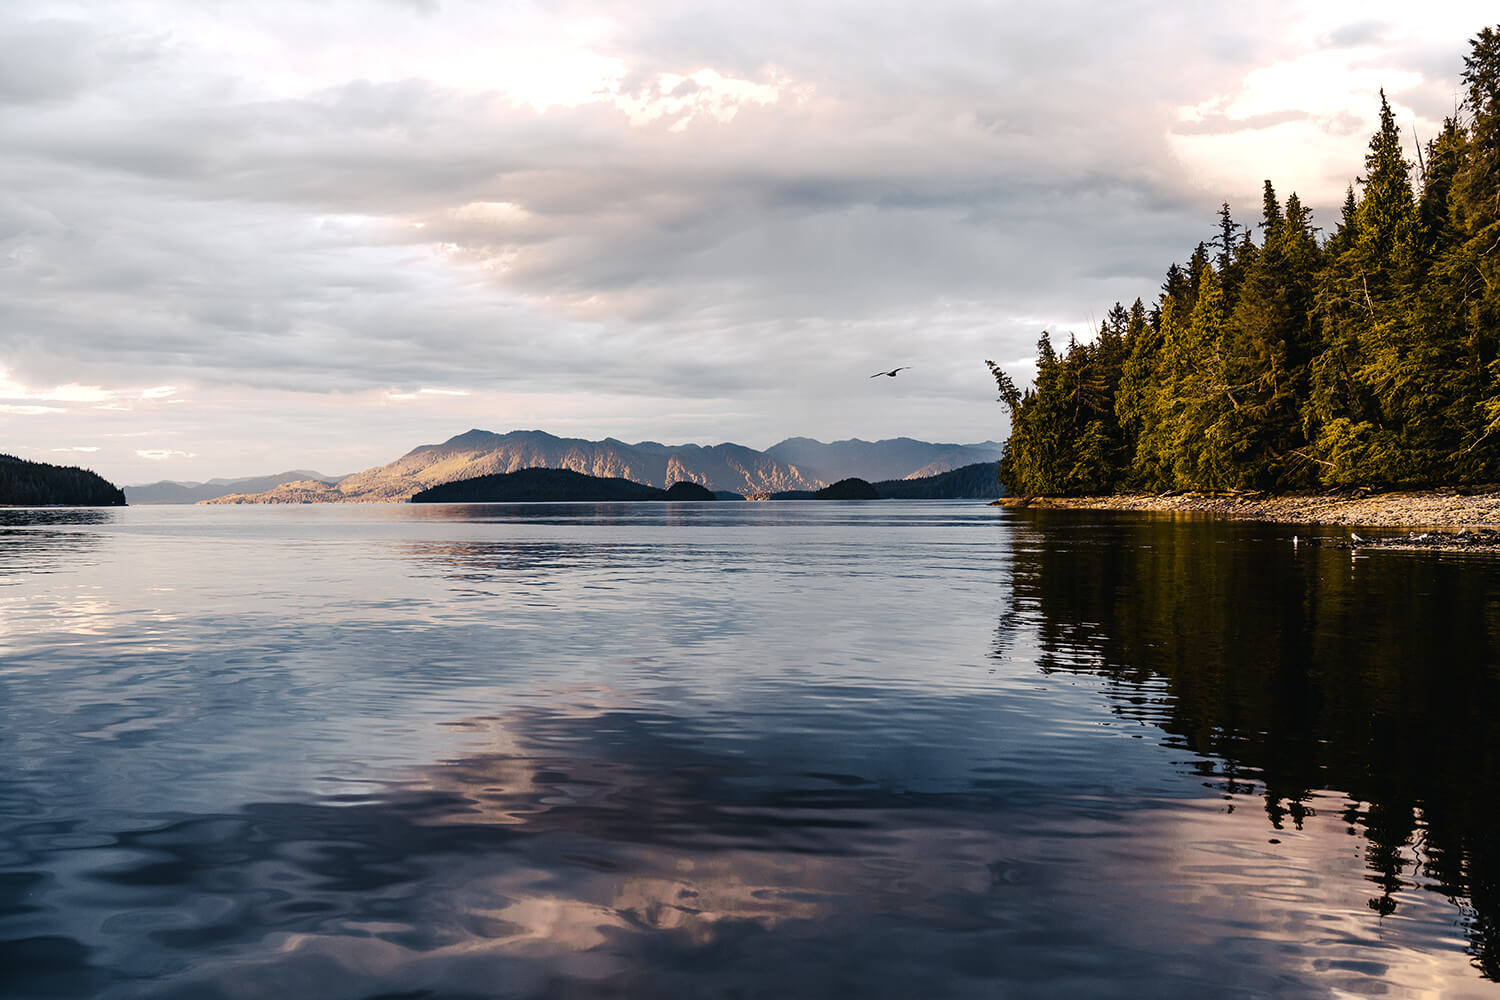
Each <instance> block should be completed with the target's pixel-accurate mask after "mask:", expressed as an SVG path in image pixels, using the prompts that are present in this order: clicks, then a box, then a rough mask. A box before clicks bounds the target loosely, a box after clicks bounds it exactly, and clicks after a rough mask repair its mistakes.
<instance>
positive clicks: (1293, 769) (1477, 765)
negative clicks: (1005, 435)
mask: <svg viewBox="0 0 1500 1000" xmlns="http://www.w3.org/2000/svg"><path fill="white" fill-rule="evenodd" d="M1039 518H1044V519H1045V520H1038V519H1039ZM1012 524H1013V526H1014V527H1015V529H1016V540H1015V543H1014V546H1013V550H1014V552H1015V563H1014V573H1015V610H1014V612H1013V614H1015V615H1016V616H1018V617H1019V618H1021V619H1024V620H1026V622H1027V623H1028V624H1029V625H1030V626H1031V627H1032V628H1033V629H1035V630H1036V633H1037V634H1038V635H1039V637H1040V645H1041V651H1042V652H1041V660H1040V662H1041V666H1042V669H1043V670H1045V671H1054V670H1061V671H1075V672H1089V673H1099V674H1103V675H1105V676H1108V677H1110V678H1112V679H1114V680H1116V681H1119V682H1121V686H1120V687H1119V688H1118V690H1117V691H1116V692H1115V696H1116V698H1117V699H1118V704H1119V710H1120V711H1121V713H1122V714H1125V715H1128V716H1132V717H1136V718H1140V719H1143V720H1145V721H1148V722H1151V723H1154V724H1156V725H1159V726H1161V727H1162V728H1164V729H1166V730H1167V731H1168V732H1170V733H1173V734H1175V735H1177V736H1178V737H1180V738H1181V740H1182V743H1183V744H1184V745H1185V746H1186V747H1187V748H1189V749H1191V750H1193V751H1195V752H1196V753H1198V754H1201V755H1203V756H1204V757H1205V758H1209V759H1208V760H1205V761H1204V762H1203V763H1202V764H1201V765H1200V766H1201V768H1202V770H1203V771H1204V773H1205V774H1206V775H1212V776H1213V778H1212V780H1214V781H1215V783H1216V784H1218V785H1219V786H1220V787H1222V788H1224V790H1225V791H1226V792H1230V793H1234V792H1244V791H1248V790H1249V789H1250V787H1252V786H1250V785H1247V784H1245V783H1244V782H1245V778H1246V775H1245V771H1246V770H1247V769H1248V770H1250V771H1253V772H1254V776H1255V777H1258V778H1259V779H1260V780H1261V781H1262V782H1263V783H1264V787H1265V808H1266V813H1267V816H1268V818H1269V819H1270V822H1271V824H1272V826H1274V827H1276V828H1278V829H1280V828H1282V826H1283V825H1284V824H1285V823H1287V822H1291V823H1292V824H1294V825H1296V826H1298V827H1299V828H1300V826H1301V823H1302V820H1303V818H1304V817H1305V816H1306V815H1307V814H1308V813H1309V807H1308V805H1307V803H1308V801H1309V799H1310V796H1311V793H1312V791H1313V790H1316V789H1334V790H1338V791H1340V792H1343V793H1346V794H1347V795H1348V796H1349V804H1348V807H1347V809H1346V811H1345V814H1344V819H1345V821H1346V822H1347V823H1348V824H1349V826H1350V829H1351V832H1352V831H1353V830H1354V829H1356V828H1362V829H1363V831H1364V835H1365V837H1366V838H1367V839H1368V841H1369V849H1368V851H1367V863H1368V865H1369V868H1370V878H1371V880H1372V881H1373V882H1374V883H1375V884H1376V885H1377V886H1378V887H1379V890H1380V891H1379V894H1378V895H1377V896H1376V897H1375V898H1373V899H1371V901H1370V906H1371V908H1372V909H1374V910H1375V911H1376V912H1378V913H1380V914H1382V915H1385V914H1389V913H1391V912H1393V911H1394V910H1395V909H1396V908H1397V906H1398V899H1397V894H1398V892H1399V891H1400V890H1401V889H1403V888H1409V887H1411V886H1412V885H1413V883H1412V882H1411V881H1410V878H1411V877H1412V876H1421V877H1424V878H1427V879H1431V880H1433V881H1434V882H1435V883H1436V884H1437V885H1438V886H1439V887H1441V889H1442V891H1443V892H1444V893H1445V894H1447V895H1448V896H1449V897H1450V898H1452V899H1453V901H1454V902H1455V903H1456V904H1457V905H1459V906H1460V907H1461V908H1463V909H1464V910H1465V914H1466V921H1465V922H1466V924H1467V926H1468V932H1469V935H1470V941H1471V947H1472V952H1473V954H1474V956H1475V964H1476V965H1477V966H1478V967H1479V969H1480V970H1481V971H1482V972H1483V973H1484V974H1485V975H1486V976H1487V977H1488V978H1491V979H1500V926H1497V919H1500V853H1497V851H1496V849H1495V848H1496V834H1495V831H1496V829H1497V821H1500V807H1497V801H1500V564H1497V563H1495V562H1494V561H1492V560H1490V559H1473V558H1445V557H1442V556H1434V555H1433V554H1431V553H1419V554H1406V553H1379V554H1375V555H1372V556H1361V557H1359V559H1358V560H1357V561H1356V560H1352V559H1351V556H1350V554H1349V553H1348V552H1345V551H1339V550H1325V549H1321V548H1316V547H1311V546H1308V545H1306V544H1303V545H1301V546H1300V547H1294V546H1293V545H1292V544H1291V541H1290V535H1291V534H1292V530H1293V529H1287V528H1273V527H1269V526H1260V525H1247V524H1224V523H1217V524H1215V523H1208V522H1183V521H1152V520H1145V519H1141V518H1109V517H1097V516H1096V517H1090V518H1088V519H1086V520H1085V519H1082V518H1078V517H1076V516H1074V517H1071V518H1059V517H1052V516H1048V515H1047V514H1045V513H1034V514H1028V515H1024V516H1023V517H1020V518H1017V519H1016V521H1013V522H1012ZM1036 527H1043V528H1044V530H1034V529H1035V528H1036ZM1302 530H1304V532H1305V529H1302ZM1009 631H1010V629H1009V628H1008V627H1007V623H1006V622H1004V621H1002V622H1001V626H1000V633H1001V636H1002V638H1001V639H999V640H998V641H999V642H1000V643H1001V644H1002V645H1003V643H1004V642H1005V641H1006V640H1005V639H1004V638H1003V636H1004V635H1005V634H1006V633H1008V632H1009ZM997 652H1003V649H997ZM1157 678H1161V679H1164V681H1165V688H1166V692H1165V696H1161V695H1159V694H1158V695H1156V696H1153V694H1152V692H1153V688H1156V689H1158V690H1159V689H1160V686H1161V681H1159V680H1157ZM1215 762H1218V763H1215ZM1411 859H1415V860H1411ZM1403 876H1406V877H1403Z"/></svg>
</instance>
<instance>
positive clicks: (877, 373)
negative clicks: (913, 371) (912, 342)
mask: <svg viewBox="0 0 1500 1000" xmlns="http://www.w3.org/2000/svg"><path fill="white" fill-rule="evenodd" d="M910 368H911V365H902V366H901V367H900V368H892V369H891V370H890V371H888V372H876V373H875V374H874V375H871V376H870V377H871V378H879V377H880V376H882V375H888V376H890V377H891V378H895V377H896V373H897V372H904V371H907V370H908V369H910Z"/></svg>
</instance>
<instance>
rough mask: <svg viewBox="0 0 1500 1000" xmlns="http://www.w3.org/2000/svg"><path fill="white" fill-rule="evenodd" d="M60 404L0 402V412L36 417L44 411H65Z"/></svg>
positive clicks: (44, 412)
mask: <svg viewBox="0 0 1500 1000" xmlns="http://www.w3.org/2000/svg"><path fill="white" fill-rule="evenodd" d="M67 412H68V411H67V410H65V409H63V408H62V407H60V406H26V405H19V406H18V405H16V404H14V403H0V413H11V414H14V415H16V416H18V417H37V416H41V415H42V414H46V413H67Z"/></svg>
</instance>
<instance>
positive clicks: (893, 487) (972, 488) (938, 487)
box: [875, 462, 1001, 500]
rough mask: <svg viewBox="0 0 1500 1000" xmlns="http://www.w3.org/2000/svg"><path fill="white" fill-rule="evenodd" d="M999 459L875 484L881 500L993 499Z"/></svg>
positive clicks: (996, 487)
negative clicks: (919, 476)
mask: <svg viewBox="0 0 1500 1000" xmlns="http://www.w3.org/2000/svg"><path fill="white" fill-rule="evenodd" d="M999 477H1000V463H999V462H976V463H974V464H973V465H966V466H964V467H963V468H961V469H954V470H953V471H952V472H944V473H941V474H939V475H936V476H924V477H922V478H921V479H887V480H885V481H884V482H879V483H876V484H875V492H877V493H879V494H880V496H881V499H884V500H968V499H975V500H994V499H995V498H996V497H998V496H1000V492H1001V491H1000V478H999Z"/></svg>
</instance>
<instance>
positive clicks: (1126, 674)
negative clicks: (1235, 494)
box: [0, 501, 1500, 1000]
mask: <svg viewBox="0 0 1500 1000" xmlns="http://www.w3.org/2000/svg"><path fill="white" fill-rule="evenodd" d="M1298 531H1300V533H1301V534H1302V535H1303V536H1304V537H1305V536H1306V535H1307V530H1306V529H1305V528H1304V529H1291V528H1285V527H1278V526H1266V525H1248V524H1226V523H1214V522H1209V521H1203V520H1195V519H1172V518H1166V517H1155V518H1153V517H1150V516H1145V515H1119V516H1108V515H1102V514H1086V513H1080V512H1045V511H1037V512H1026V511H1019V512H1012V511H998V510H995V509H992V508H988V507H984V506H981V505H977V504H974V503H971V502H953V503H943V502H925V503H901V502H891V501H884V502H877V503H867V504H859V503H853V504H835V503H816V502H809V503H796V502H786V503H762V504H738V503H734V504H731V503H723V504H699V505H693V504H681V505H664V504H640V505H531V506H472V507H426V506H412V507H408V506H370V507H360V506H339V507H290V508H286V507H283V508H276V507H191V508H172V507H157V508H150V507H145V508H127V509H122V510H111V511H15V510H12V511H0V995H3V996H5V997H84V996H87V997H103V998H125V997H132V998H133V997H153V998H155V997H181V998H188V997H192V998H199V997H225V998H249V997H277V998H278V1000H279V998H284V997H288V996H318V997H327V998H346V997H347V998H374V997H445V998H448V997H451V998H478V997H495V996H502V997H559V998H561V997H585V996H586V997H627V996H664V995H678V996H691V997H699V996H713V997H719V996H723V997H828V996H868V997H912V996H922V997H980V996H983V997H995V996H1025V997H1049V996H1056V997H1077V996H1090V997H1139V996H1182V997H1202V996H1244V997H1250V996H1277V997H1284V996H1286V997H1303V996H1305V997H1332V996H1368V995H1384V996H1390V997H1407V996H1452V997H1468V996H1474V997H1493V996H1500V985H1497V980H1500V852H1497V850H1496V848H1497V843H1496V833H1495V831H1496V830H1497V829H1500V823H1497V820H1500V815H1497V805H1496V803H1497V801H1500V796H1497V792H1500V788H1497V782H1500V777H1497V776H1500V738H1497V737H1500V722H1497V719H1500V712H1497V709H1500V560H1496V559H1494V558H1491V557H1475V556H1461V555H1446V554H1435V553H1430V552H1426V553H1378V552H1373V553H1372V552H1361V553H1359V554H1357V555H1354V556H1351V555H1350V553H1348V552H1345V551H1336V550H1323V549H1319V548H1314V547H1310V546H1308V545H1307V544H1302V545H1299V546H1293V545H1292V544H1291V540H1290V539H1291V535H1292V534H1293V533H1294V532H1298Z"/></svg>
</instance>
